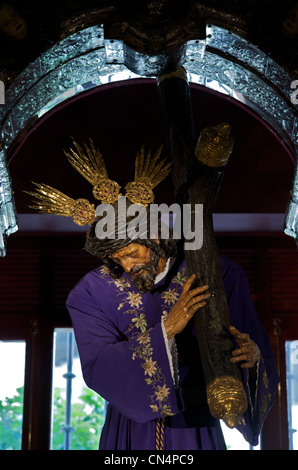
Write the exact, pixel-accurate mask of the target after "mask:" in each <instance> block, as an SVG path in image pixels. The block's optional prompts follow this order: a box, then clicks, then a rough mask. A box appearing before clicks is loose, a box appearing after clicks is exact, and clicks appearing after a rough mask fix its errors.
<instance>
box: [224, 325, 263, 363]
mask: <svg viewBox="0 0 298 470" xmlns="http://www.w3.org/2000/svg"><path fill="white" fill-rule="evenodd" d="M229 330H230V332H231V334H232V335H233V336H234V338H235V339H236V341H237V343H238V345H239V348H238V349H235V350H234V351H233V352H232V357H231V358H230V362H231V363H237V362H243V364H241V367H243V368H251V367H253V366H254V365H255V364H256V363H257V362H258V360H259V359H260V350H259V348H258V346H257V345H256V344H255V343H254V341H252V340H251V339H250V336H249V335H248V334H246V333H241V332H240V331H239V330H237V328H235V327H234V326H231V327H230V328H229Z"/></svg>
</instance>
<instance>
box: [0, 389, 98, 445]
mask: <svg viewBox="0 0 298 470" xmlns="http://www.w3.org/2000/svg"><path fill="white" fill-rule="evenodd" d="M63 392H64V390H63V389H60V388H56V389H55V391H54V402H53V416H52V422H53V425H52V426H53V429H52V446H51V448H52V450H64V432H63V427H64V425H65V399H64V398H63ZM23 398H24V387H20V388H18V389H17V390H16V394H15V395H14V396H13V397H12V398H5V399H4V400H0V450H20V449H21V446H22V416H23ZM104 406H105V405H104V400H103V398H101V397H100V396H99V395H97V394H96V393H94V392H92V391H91V390H89V389H88V388H85V389H84V391H83V393H82V395H80V397H79V402H78V403H73V404H72V407H71V426H72V428H73V430H72V432H71V434H70V435H71V447H70V449H71V450H96V449H98V445H99V437H100V432H101V428H102V426H103V422H104Z"/></svg>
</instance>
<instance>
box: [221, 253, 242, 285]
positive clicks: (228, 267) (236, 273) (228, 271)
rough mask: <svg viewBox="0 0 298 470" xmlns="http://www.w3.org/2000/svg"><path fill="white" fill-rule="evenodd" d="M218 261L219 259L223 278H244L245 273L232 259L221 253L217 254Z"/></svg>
mask: <svg viewBox="0 0 298 470" xmlns="http://www.w3.org/2000/svg"><path fill="white" fill-rule="evenodd" d="M219 261H220V268H221V272H222V275H223V278H227V277H230V278H234V279H239V278H244V279H245V278H246V274H245V272H244V270H243V269H242V267H241V266H240V265H239V264H238V263H236V262H235V261H232V260H231V259H230V258H228V257H227V256H224V255H221V254H220V255H219Z"/></svg>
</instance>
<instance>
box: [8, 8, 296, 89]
mask: <svg viewBox="0 0 298 470" xmlns="http://www.w3.org/2000/svg"><path fill="white" fill-rule="evenodd" d="M6 3H8V4H10V5H11V6H13V8H14V9H15V11H17V12H18V13H19V15H20V17H21V18H23V20H24V22H25V24H26V29H27V33H26V36H25V37H22V38H21V39H18V40H15V39H14V38H11V37H10V36H8V35H7V34H5V33H4V32H3V31H2V32H1V22H0V80H2V81H3V82H4V83H5V85H6V88H7V87H8V86H9V85H10V84H11V83H12V82H13V81H14V80H15V78H16V77H17V76H18V74H19V73H20V72H21V71H22V70H23V69H24V68H25V67H26V66H27V65H28V64H29V63H30V62H32V61H33V60H34V59H35V58H37V57H38V56H39V55H40V54H41V53H42V52H44V51H46V50H47V49H48V48H50V47H52V46H53V45H54V44H55V43H57V42H59V41H61V40H62V39H64V38H66V37H68V36H70V35H72V34H73V33H74V32H76V31H80V30H82V29H84V28H87V27H89V26H93V25H96V24H104V27H105V37H106V38H114V39H122V40H124V42H125V43H126V44H128V45H130V46H131V47H133V48H134V49H135V50H138V51H140V52H149V53H153V52H154V53H160V52H165V51H166V52H168V51H173V50H175V49H179V46H181V44H183V43H185V41H187V40H190V39H201V38H204V35H205V26H206V24H208V23H211V24H214V25H217V26H221V27H223V28H225V29H227V30H229V31H233V32H235V33H236V34H238V35H240V36H241V37H243V38H245V39H247V40H248V41H249V42H252V43H253V44H255V45H257V46H258V47H259V48H260V49H262V50H263V51H265V52H266V53H268V54H269V55H270V56H271V57H272V58H273V59H274V60H275V61H276V62H277V63H278V64H279V65H280V66H282V67H283V68H284V69H285V70H286V71H287V72H288V73H289V74H290V75H291V76H292V77H293V79H295V78H297V77H298V2H297V0H200V1H197V0H150V1H149V0H121V1H120V0H26V1H21V0H7V2H6ZM0 17H1V10H0Z"/></svg>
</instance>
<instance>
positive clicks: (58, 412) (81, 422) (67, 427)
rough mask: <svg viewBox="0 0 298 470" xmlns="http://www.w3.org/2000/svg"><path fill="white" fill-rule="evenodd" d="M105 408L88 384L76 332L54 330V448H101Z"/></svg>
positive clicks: (66, 329) (52, 445) (52, 444)
mask: <svg viewBox="0 0 298 470" xmlns="http://www.w3.org/2000/svg"><path fill="white" fill-rule="evenodd" d="M105 407H106V404H105V401H104V399H103V398H102V397H100V396H99V395H98V394H97V393H95V392H93V391H92V390H90V389H89V388H88V387H87V386H86V385H85V382H84V379H83V377H82V371H81V365H80V360H79V356H78V350H77V346H76V342H75V338H74V334H73V330H72V329H71V328H57V329H55V331H54V362H53V388H52V429H51V449H52V450H96V449H98V445H99V438H100V432H101V429H102V426H103V423H104V418H105Z"/></svg>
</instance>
